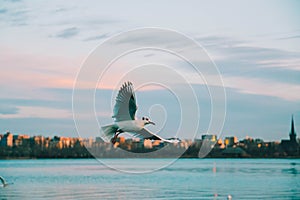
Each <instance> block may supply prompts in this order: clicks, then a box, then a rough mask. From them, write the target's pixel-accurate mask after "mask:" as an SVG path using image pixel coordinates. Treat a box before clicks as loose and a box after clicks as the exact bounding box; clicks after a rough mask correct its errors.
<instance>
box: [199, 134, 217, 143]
mask: <svg viewBox="0 0 300 200" xmlns="http://www.w3.org/2000/svg"><path fill="white" fill-rule="evenodd" d="M201 139H202V140H209V141H211V142H216V141H217V136H216V135H202V136H201Z"/></svg>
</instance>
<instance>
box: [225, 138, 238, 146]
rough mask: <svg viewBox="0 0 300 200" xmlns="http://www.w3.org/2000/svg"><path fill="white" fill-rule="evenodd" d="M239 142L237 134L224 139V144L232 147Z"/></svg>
mask: <svg viewBox="0 0 300 200" xmlns="http://www.w3.org/2000/svg"><path fill="white" fill-rule="evenodd" d="M237 143H238V138H237V137H236V136H233V137H226V138H225V140H224V144H225V146H226V147H232V146H233V145H236V144H237Z"/></svg>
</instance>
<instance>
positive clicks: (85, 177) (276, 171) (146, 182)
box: [0, 159, 300, 199]
mask: <svg viewBox="0 0 300 200" xmlns="http://www.w3.org/2000/svg"><path fill="white" fill-rule="evenodd" d="M170 161H172V160H168V159H104V162H107V163H110V164H111V163H112V164H115V165H122V167H123V168H122V170H124V171H134V170H135V169H136V171H137V172H141V173H139V174H132V173H124V172H120V171H118V170H113V169H110V168H109V167H107V166H106V165H104V164H103V163H101V162H99V161H97V160H95V159H45V160H43V159H42V160H0V176H3V177H5V179H6V181H7V182H12V183H13V184H11V185H8V186H7V187H0V199H227V197H228V195H231V196H232V199H300V159H179V160H177V161H175V162H174V163H173V164H171V165H169V166H167V167H163V168H161V169H159V170H156V171H153V172H148V173H143V169H145V170H144V171H147V170H148V169H149V166H151V165H152V164H153V163H155V164H161V165H164V164H165V163H166V162H170ZM141 169H142V170H141Z"/></svg>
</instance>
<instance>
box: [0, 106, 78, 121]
mask: <svg viewBox="0 0 300 200" xmlns="http://www.w3.org/2000/svg"><path fill="white" fill-rule="evenodd" d="M17 109H18V112H15V113H10V114H0V119H3V118H4V119H8V118H52V119H61V118H69V119H70V118H72V113H71V112H70V111H68V110H64V109H55V108H46V107H38V106H18V107H17Z"/></svg>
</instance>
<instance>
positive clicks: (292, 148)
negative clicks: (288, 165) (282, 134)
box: [281, 116, 299, 156]
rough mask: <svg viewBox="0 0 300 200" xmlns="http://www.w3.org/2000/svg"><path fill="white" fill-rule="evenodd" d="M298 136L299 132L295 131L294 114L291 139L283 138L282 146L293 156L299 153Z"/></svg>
mask: <svg viewBox="0 0 300 200" xmlns="http://www.w3.org/2000/svg"><path fill="white" fill-rule="evenodd" d="M296 136H297V134H296V131H295V125H294V117H293V116H292V121H291V131H290V139H289V140H281V146H282V148H283V150H284V151H285V152H286V153H287V154H288V155H291V156H293V155H298V153H299V144H298V142H297V140H296Z"/></svg>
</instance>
